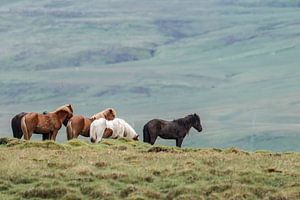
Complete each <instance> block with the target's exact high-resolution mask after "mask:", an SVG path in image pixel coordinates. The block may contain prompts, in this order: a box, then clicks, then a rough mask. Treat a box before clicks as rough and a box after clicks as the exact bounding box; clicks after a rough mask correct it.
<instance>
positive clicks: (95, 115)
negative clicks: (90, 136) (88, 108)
mask: <svg viewBox="0 0 300 200" xmlns="http://www.w3.org/2000/svg"><path fill="white" fill-rule="evenodd" d="M110 112H112V113H113V115H114V116H116V115H117V112H116V110H115V109H113V108H106V109H105V110H102V111H101V112H98V113H96V114H94V115H93V116H91V117H90V119H97V118H98V116H99V115H103V116H106V114H108V113H110Z"/></svg>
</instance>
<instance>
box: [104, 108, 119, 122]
mask: <svg viewBox="0 0 300 200" xmlns="http://www.w3.org/2000/svg"><path fill="white" fill-rule="evenodd" d="M103 114H104V116H105V119H107V120H114V119H115V117H116V111H115V109H113V108H107V109H106V110H105V111H104V113H103Z"/></svg>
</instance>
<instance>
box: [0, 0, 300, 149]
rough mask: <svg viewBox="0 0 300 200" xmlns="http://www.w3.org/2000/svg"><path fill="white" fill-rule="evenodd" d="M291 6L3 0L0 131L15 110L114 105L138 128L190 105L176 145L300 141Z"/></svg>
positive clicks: (248, 0) (260, 145)
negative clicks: (190, 122)
mask: <svg viewBox="0 0 300 200" xmlns="http://www.w3.org/2000/svg"><path fill="white" fill-rule="evenodd" d="M299 8H300V1H299V0H278V1H274V0H254V1H253V0H202V1H201V0H184V1H183V0H163V1H162V0H152V1H149V0H126V1H123V0H114V1H111V0H89V1H81V0H74V1H58V0H44V1H32V0H23V1H20V0H9V1H8V0H2V1H1V2H0V37H1V42H0V130H1V132H2V133H6V134H4V135H2V136H3V137H4V136H11V130H10V119H11V118H12V117H13V116H14V115H15V114H17V113H19V112H22V111H36V112H43V111H45V110H47V111H51V110H54V109H55V108H57V107H58V106H60V105H63V104H65V103H72V104H73V107H74V108H75V113H76V114H83V115H86V116H91V115H92V114H94V113H96V112H99V111H101V110H103V109H104V108H106V107H114V108H116V110H117V111H118V116H119V117H121V118H124V119H125V120H126V121H128V122H129V123H130V124H132V125H133V126H134V128H135V129H136V130H137V132H139V133H141V132H142V127H143V125H144V124H145V123H146V122H147V121H149V120H150V119H153V118H163V119H169V120H171V119H175V118H179V117H183V116H185V115H187V114H191V113H195V112H196V113H199V114H200V116H201V119H202V122H203V126H204V131H203V133H201V134H196V131H192V132H191V134H190V135H189V137H188V138H186V140H185V141H184V143H183V146H185V147H218V148H225V147H230V146H236V147H239V148H242V149H247V150H257V149H268V150H273V151H300V145H299V141H300V134H299V128H300V127H299V121H300V117H299V113H300V96H299V92H300V87H299V85H300V78H299V77H300V71H299V55H300V23H299V19H300V12H299ZM39 138H40V137H39V136H37V137H35V139H39ZM58 139H59V141H61V142H62V141H65V140H66V134H65V130H64V129H62V130H61V131H60V133H59V136H58ZM158 143H160V144H165V145H174V142H170V143H169V142H167V141H162V140H159V141H158Z"/></svg>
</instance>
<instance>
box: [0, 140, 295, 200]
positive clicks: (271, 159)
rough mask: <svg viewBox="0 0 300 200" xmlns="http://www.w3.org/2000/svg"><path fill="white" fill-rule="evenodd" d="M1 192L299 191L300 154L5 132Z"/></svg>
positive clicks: (283, 195) (262, 195) (119, 195)
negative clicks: (40, 138) (59, 139)
mask: <svg viewBox="0 0 300 200" xmlns="http://www.w3.org/2000/svg"><path fill="white" fill-rule="evenodd" d="M0 144H1V145H0V161H1V165H0V199H278V200H279V199H299V198H300V192H299V191H300V184H299V183H300V154H299V153H292V152H290V153H273V152H270V151H257V152H244V151H242V150H240V149H237V148H229V149H217V148H214V149H213V148H211V149H194V148H182V149H179V148H176V147H166V146H150V145H148V144H144V143H142V142H135V141H131V140H125V139H119V140H112V139H106V140H104V141H103V142H102V143H100V144H98V145H91V144H89V143H87V142H85V141H81V140H72V141H69V142H67V143H64V144H57V143H54V142H51V141H47V142H35V141H34V142H33V141H29V142H25V141H22V140H16V139H10V138H2V139H0Z"/></svg>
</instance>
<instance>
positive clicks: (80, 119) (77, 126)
mask: <svg viewBox="0 0 300 200" xmlns="http://www.w3.org/2000/svg"><path fill="white" fill-rule="evenodd" d="M115 117H116V111H115V110H114V109H113V108H107V109H105V110H103V111H101V112H99V113H97V114H94V115H93V116H92V117H91V118H87V117H84V116H82V115H74V116H73V117H72V118H71V119H70V120H69V122H68V125H67V138H68V140H71V139H73V138H77V137H78V136H79V135H81V136H84V137H90V126H91V123H92V122H93V121H94V120H95V119H99V118H105V119H107V120H113V119H114V118H115ZM106 132H107V131H106ZM109 136H110V135H109V134H104V136H103V137H105V138H107V137H109Z"/></svg>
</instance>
